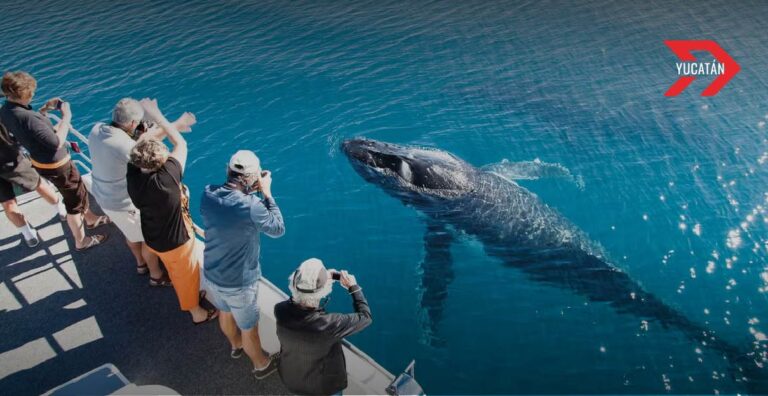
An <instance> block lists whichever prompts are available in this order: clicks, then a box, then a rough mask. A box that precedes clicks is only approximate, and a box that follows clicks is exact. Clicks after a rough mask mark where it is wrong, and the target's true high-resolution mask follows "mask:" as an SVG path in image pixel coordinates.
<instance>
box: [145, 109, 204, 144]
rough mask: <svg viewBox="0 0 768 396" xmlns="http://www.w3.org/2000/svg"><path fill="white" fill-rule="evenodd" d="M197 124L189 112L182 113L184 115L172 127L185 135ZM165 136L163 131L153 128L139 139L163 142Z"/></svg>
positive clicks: (165, 133) (159, 128)
mask: <svg viewBox="0 0 768 396" xmlns="http://www.w3.org/2000/svg"><path fill="white" fill-rule="evenodd" d="M196 123H197V118H196V117H195V115H194V114H193V113H190V112H188V111H187V112H184V114H182V115H181V117H179V118H178V119H177V120H176V121H174V122H173V126H175V127H176V130H177V131H179V132H181V133H185V132H191V131H192V125H195V124H196ZM166 136H167V132H165V129H163V128H161V127H154V128H152V129H150V130H149V131H147V132H145V133H143V134H142V135H141V136H140V137H139V139H157V140H163V139H165V137H166Z"/></svg>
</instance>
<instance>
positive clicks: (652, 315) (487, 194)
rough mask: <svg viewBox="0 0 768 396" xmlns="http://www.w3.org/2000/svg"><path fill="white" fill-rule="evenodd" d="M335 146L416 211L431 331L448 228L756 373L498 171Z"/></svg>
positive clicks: (407, 153)
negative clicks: (421, 224)
mask: <svg viewBox="0 0 768 396" xmlns="http://www.w3.org/2000/svg"><path fill="white" fill-rule="evenodd" d="M341 150H342V151H343V152H344V153H345V155H346V156H347V157H348V159H349V161H350V163H351V164H352V166H353V168H354V169H355V170H356V171H357V173H359V174H360V175H361V176H362V177H363V178H364V179H365V180H366V181H368V182H370V183H372V184H375V185H378V186H380V187H381V188H382V189H383V190H384V191H385V192H386V193H388V194H390V195H392V196H393V197H395V198H397V199H399V200H401V201H402V202H403V203H404V204H405V205H407V206H410V207H413V208H415V209H417V210H418V211H420V212H422V213H423V214H424V215H425V218H426V223H427V224H426V225H427V227H426V228H427V232H426V234H425V237H424V242H425V247H426V255H425V258H424V261H423V262H422V263H421V265H422V270H423V277H422V281H421V282H422V285H421V291H422V293H421V294H422V295H421V305H422V309H423V310H424V311H425V312H426V315H425V316H426V319H427V321H428V322H427V325H426V326H425V327H426V328H425V331H426V332H428V333H429V338H430V339H433V340H434V339H436V337H435V332H436V326H437V324H438V323H439V321H440V317H441V315H442V305H443V302H444V300H445V298H446V296H447V290H448V284H449V282H450V281H451V280H452V278H453V273H452V270H451V265H450V264H451V263H450V260H451V258H450V244H451V241H452V238H453V237H452V233H451V229H453V230H457V231H460V232H463V233H466V234H467V235H470V236H473V237H475V238H476V239H477V240H479V241H480V242H481V243H482V244H483V247H484V250H485V252H486V254H488V255H489V256H492V257H495V258H498V259H499V260H500V261H501V262H502V263H504V265H506V266H509V267H513V268H517V269H519V270H520V271H523V273H525V274H526V275H527V277H528V278H530V279H532V280H534V281H538V282H543V283H546V284H549V285H552V286H555V287H559V288H563V289H568V290H571V291H573V292H574V293H577V294H579V295H582V296H584V297H585V298H587V299H588V300H589V301H592V302H596V303H604V304H608V305H610V306H611V307H613V308H614V309H615V310H616V311H617V312H619V313H622V314H629V315H634V316H637V317H639V318H642V319H643V320H647V321H649V322H655V323H659V324H661V325H662V326H664V327H665V328H668V329H676V330H678V331H680V332H682V333H683V334H684V335H685V336H686V337H688V338H689V339H691V340H693V341H695V342H696V343H697V344H701V345H706V346H707V347H708V348H710V349H712V350H713V351H716V352H718V353H720V354H721V355H722V356H723V357H725V358H726V359H727V360H728V362H729V363H730V367H731V373H732V376H733V377H734V379H735V380H737V381H747V382H751V384H748V385H756V383H755V382H753V381H755V380H757V377H763V378H764V374H763V373H762V370H761V369H760V368H759V367H758V365H757V364H756V363H757V361H756V359H759V358H760V357H759V356H757V354H756V353H755V352H754V351H751V352H743V351H741V350H739V349H738V348H737V347H735V346H734V345H732V344H730V343H728V342H727V341H725V340H722V339H720V338H719V337H717V336H716V335H715V333H714V331H711V330H709V329H707V328H705V327H704V326H702V325H700V324H697V323H695V322H694V321H692V320H690V319H688V318H687V317H686V316H685V315H683V314H682V313H681V312H679V311H678V310H676V309H674V308H673V307H671V306H669V305H667V304H666V303H664V302H663V301H662V300H661V299H659V298H657V297H656V296H654V295H653V294H651V293H649V292H648V291H646V290H644V289H643V288H642V287H641V286H640V285H639V284H638V283H637V282H635V281H634V280H632V278H630V277H629V275H628V274H627V273H626V272H624V271H622V270H621V269H620V268H618V267H616V266H615V265H612V264H610V263H609V260H608V259H607V258H606V255H605V254H604V252H603V250H602V248H601V247H600V246H599V245H598V244H596V243H594V242H592V241H590V239H589V238H588V237H587V235H586V234H585V233H584V232H583V231H581V230H580V229H579V228H578V227H576V226H575V225H573V224H572V223H571V222H570V221H568V220H567V219H566V218H565V217H564V216H562V215H561V214H560V213H558V212H557V211H556V210H554V209H552V208H550V207H549V206H547V205H546V204H544V203H543V202H541V200H540V199H539V198H538V197H537V196H536V195H535V194H533V193H531V192H529V191H528V190H526V189H525V188H523V187H521V186H520V185H518V184H517V183H515V182H513V181H511V180H509V179H508V178H505V177H503V176H502V175H500V173H499V172H497V170H498V169H497V168H495V167H491V168H486V169H483V168H476V167H474V166H472V165H470V164H469V163H467V162H465V161H464V160H462V159H460V158H458V157H457V156H455V155H453V154H450V153H448V152H445V151H441V150H437V149H431V148H422V147H415V146H402V145H396V144H391V143H385V142H380V141H376V140H371V139H366V138H354V139H350V140H346V141H344V142H342V144H341ZM430 343H431V342H430ZM763 381H764V379H761V380H760V383H762V385H761V386H762V390H763V391H765V389H766V388H765V385H766V383H765V382H763ZM749 387H750V388H752V386H749Z"/></svg>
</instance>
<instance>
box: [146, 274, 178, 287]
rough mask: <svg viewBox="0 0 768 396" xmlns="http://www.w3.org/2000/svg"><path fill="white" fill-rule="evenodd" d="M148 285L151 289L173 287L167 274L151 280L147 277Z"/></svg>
mask: <svg viewBox="0 0 768 396" xmlns="http://www.w3.org/2000/svg"><path fill="white" fill-rule="evenodd" d="M149 285H150V286H152V287H167V286H173V284H172V283H171V278H169V277H168V274H163V276H161V277H160V278H153V277H151V276H150V277H149Z"/></svg>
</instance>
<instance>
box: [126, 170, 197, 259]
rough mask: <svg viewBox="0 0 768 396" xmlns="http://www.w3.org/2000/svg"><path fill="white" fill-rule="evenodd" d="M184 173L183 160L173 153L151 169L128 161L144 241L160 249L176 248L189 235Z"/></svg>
mask: <svg viewBox="0 0 768 396" xmlns="http://www.w3.org/2000/svg"><path fill="white" fill-rule="evenodd" d="M182 176H183V175H182V168H181V164H179V161H177V160H176V159H175V158H173V157H169V158H168V160H167V161H165V164H163V166H162V167H161V168H160V169H159V170H158V171H156V172H152V173H144V172H142V171H141V169H140V168H138V167H136V166H134V165H132V164H130V163H129V164H128V172H127V173H126V180H127V182H128V195H129V196H130V197H131V201H133V205H134V206H136V208H137V209H139V210H140V211H141V233H142V234H144V242H146V243H147V245H148V246H149V247H151V248H152V249H154V250H156V251H158V252H167V251H169V250H173V249H175V248H177V247H179V246H181V245H183V244H184V243H186V242H187V241H188V240H189V238H190V235H189V232H188V231H187V227H186V225H185V223H184V214H183V210H184V209H183V208H182V201H181V179H182Z"/></svg>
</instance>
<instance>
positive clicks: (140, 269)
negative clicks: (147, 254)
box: [136, 264, 149, 275]
mask: <svg viewBox="0 0 768 396" xmlns="http://www.w3.org/2000/svg"><path fill="white" fill-rule="evenodd" d="M136 273H137V274H139V275H146V274H147V273H149V266H147V264H142V265H137V266H136Z"/></svg>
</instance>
